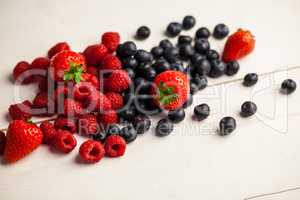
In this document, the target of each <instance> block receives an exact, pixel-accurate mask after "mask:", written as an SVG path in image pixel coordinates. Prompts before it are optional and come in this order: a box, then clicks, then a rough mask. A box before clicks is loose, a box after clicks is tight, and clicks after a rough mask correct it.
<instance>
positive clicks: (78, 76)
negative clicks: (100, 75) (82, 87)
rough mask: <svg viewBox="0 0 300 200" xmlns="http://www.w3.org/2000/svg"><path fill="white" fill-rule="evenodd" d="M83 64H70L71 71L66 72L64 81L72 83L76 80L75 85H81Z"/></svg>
mask: <svg viewBox="0 0 300 200" xmlns="http://www.w3.org/2000/svg"><path fill="white" fill-rule="evenodd" d="M82 73H83V69H82V64H76V63H73V62H70V69H69V71H66V72H65V74H64V81H72V80H74V81H75V83H80V81H81V80H82Z"/></svg>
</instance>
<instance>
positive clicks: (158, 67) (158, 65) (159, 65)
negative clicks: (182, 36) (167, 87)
mask: <svg viewBox="0 0 300 200" xmlns="http://www.w3.org/2000/svg"><path fill="white" fill-rule="evenodd" d="M152 67H153V69H155V71H156V73H157V74H160V73H162V72H164V71H167V70H169V69H170V64H169V63H168V62H167V61H166V60H165V59H158V60H156V62H155V63H153V64H152Z"/></svg>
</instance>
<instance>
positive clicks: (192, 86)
mask: <svg viewBox="0 0 300 200" xmlns="http://www.w3.org/2000/svg"><path fill="white" fill-rule="evenodd" d="M198 91H199V89H198V87H197V85H196V84H195V83H193V82H190V94H191V95H194V94H196V92H198Z"/></svg>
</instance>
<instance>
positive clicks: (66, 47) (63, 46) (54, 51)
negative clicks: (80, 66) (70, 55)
mask: <svg viewBox="0 0 300 200" xmlns="http://www.w3.org/2000/svg"><path fill="white" fill-rule="evenodd" d="M70 49H71V48H70V46H69V44H68V43H66V42H59V43H57V44H56V45H54V46H53V47H51V49H49V51H48V57H49V58H52V57H53V56H55V55H56V54H57V53H59V52H61V51H69V50H70Z"/></svg>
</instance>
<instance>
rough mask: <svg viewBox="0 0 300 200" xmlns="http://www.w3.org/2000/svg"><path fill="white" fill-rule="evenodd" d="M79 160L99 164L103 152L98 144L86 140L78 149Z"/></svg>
mask: <svg viewBox="0 0 300 200" xmlns="http://www.w3.org/2000/svg"><path fill="white" fill-rule="evenodd" d="M79 155H80V158H81V159H82V160H83V161H85V162H88V163H95V162H99V161H100V160H101V159H102V158H103V157H104V155H105V150H104V147H103V145H102V144H101V143H100V142H97V141H94V140H87V141H85V142H84V143H82V144H81V146H80V148H79Z"/></svg>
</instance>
